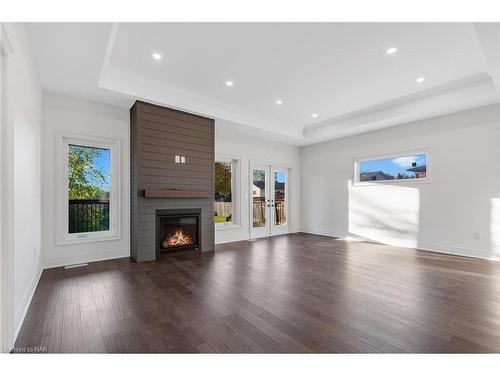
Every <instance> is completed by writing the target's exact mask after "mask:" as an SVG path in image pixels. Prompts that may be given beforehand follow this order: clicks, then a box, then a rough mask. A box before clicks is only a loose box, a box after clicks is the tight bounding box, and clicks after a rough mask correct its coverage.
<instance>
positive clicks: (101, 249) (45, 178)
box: [42, 91, 130, 267]
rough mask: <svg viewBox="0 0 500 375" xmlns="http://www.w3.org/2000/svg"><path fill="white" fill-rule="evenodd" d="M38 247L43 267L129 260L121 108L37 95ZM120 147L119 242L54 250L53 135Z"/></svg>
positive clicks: (126, 151) (125, 133)
mask: <svg viewBox="0 0 500 375" xmlns="http://www.w3.org/2000/svg"><path fill="white" fill-rule="evenodd" d="M42 109H43V111H42V113H43V115H42V116H43V131H42V153H43V158H42V197H43V201H42V220H43V225H42V247H43V263H44V266H45V267H55V266H61V265H68V264H75V263H80V262H90V261H95V260H102V259H111V258H119V257H128V256H130V141H129V138H130V130H129V129H130V120H129V111H128V109H126V108H123V107H116V106H112V105H109V104H101V103H97V102H92V101H88V100H83V99H78V98H74V97H70V96H67V95H62V94H55V93H50V92H45V91H44V92H43V100H42ZM58 131H65V132H70V133H75V134H80V135H91V136H97V137H99V136H102V137H107V138H114V139H120V140H121V141H122V183H121V189H122V191H121V193H122V210H121V212H122V214H121V215H122V219H121V238H120V239H119V240H111V241H109V240H108V241H100V242H91V243H81V244H71V245H56V206H57V205H56V190H57V189H56V183H57V171H56V132H58Z"/></svg>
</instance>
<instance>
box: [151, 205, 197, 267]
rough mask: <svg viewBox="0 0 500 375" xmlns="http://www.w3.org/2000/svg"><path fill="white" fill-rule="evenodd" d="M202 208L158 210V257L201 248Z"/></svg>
mask: <svg viewBox="0 0 500 375" xmlns="http://www.w3.org/2000/svg"><path fill="white" fill-rule="evenodd" d="M200 220H201V209H182V210H181V209H177V210H156V257H157V258H158V257H160V256H162V255H168V254H173V253H178V252H184V251H189V250H201V222H200Z"/></svg>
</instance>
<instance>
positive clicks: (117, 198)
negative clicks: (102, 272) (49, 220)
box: [56, 132, 122, 245]
mask: <svg viewBox="0 0 500 375" xmlns="http://www.w3.org/2000/svg"><path fill="white" fill-rule="evenodd" d="M56 137H57V152H56V158H57V160H56V168H57V171H56V174H57V180H56V181H57V188H56V194H57V195H56V204H57V211H56V212H57V218H56V228H57V229H56V231H57V233H56V245H71V244H80V243H89V242H99V241H110V240H119V239H121V224H122V220H121V219H122V218H121V206H122V200H121V181H122V180H121V171H122V165H121V164H122V158H121V140H119V139H112V138H105V137H93V136H88V135H80V134H73V133H61V132H57V135H56ZM70 144H73V145H78V146H87V147H97V148H106V149H109V150H110V163H109V165H110V196H109V214H110V217H109V230H107V231H100V232H86V233H72V234H70V233H69V223H68V220H69V213H68V207H69V202H68V199H69V197H68V152H69V145H70Z"/></svg>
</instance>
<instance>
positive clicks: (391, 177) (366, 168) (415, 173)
mask: <svg viewBox="0 0 500 375" xmlns="http://www.w3.org/2000/svg"><path fill="white" fill-rule="evenodd" d="M428 177H429V171H428V155H427V152H418V153H408V154H400V155H394V156H389V157H381V158H373V159H361V160H357V161H356V163H355V181H356V182H357V183H370V182H372V183H375V182H391V181H392V182H401V181H409V180H420V181H422V180H427V179H428Z"/></svg>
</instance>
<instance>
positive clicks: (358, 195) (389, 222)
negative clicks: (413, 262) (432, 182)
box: [348, 181, 420, 248]
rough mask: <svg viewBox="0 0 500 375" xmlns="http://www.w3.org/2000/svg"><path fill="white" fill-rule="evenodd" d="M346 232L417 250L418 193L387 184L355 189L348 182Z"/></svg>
mask: <svg viewBox="0 0 500 375" xmlns="http://www.w3.org/2000/svg"><path fill="white" fill-rule="evenodd" d="M348 190H349V233H351V234H353V235H356V236H360V237H363V238H365V239H368V240H372V241H377V242H380V243H383V244H387V245H392V246H401V247H411V248H415V247H417V242H418V232H419V214H420V192H419V190H418V189H417V188H413V187H407V186H394V185H387V184H379V185H375V184H374V185H370V186H355V185H352V184H351V183H350V181H349V184H348Z"/></svg>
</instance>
